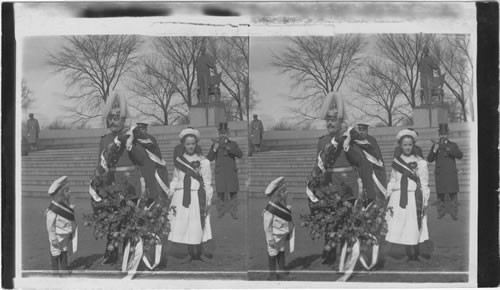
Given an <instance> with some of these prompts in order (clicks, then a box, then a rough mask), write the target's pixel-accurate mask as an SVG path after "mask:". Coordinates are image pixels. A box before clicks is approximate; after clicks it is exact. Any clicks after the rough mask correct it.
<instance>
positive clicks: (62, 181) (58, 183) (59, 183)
mask: <svg viewBox="0 0 500 290" xmlns="http://www.w3.org/2000/svg"><path fill="white" fill-rule="evenodd" d="M66 184H68V177H67V176H61V177H59V178H58V179H56V180H54V182H52V185H50V187H49V191H48V193H49V195H53V194H55V193H56V192H57V191H59V190H60V189H61V188H63V187H64V186H65V185H66Z"/></svg>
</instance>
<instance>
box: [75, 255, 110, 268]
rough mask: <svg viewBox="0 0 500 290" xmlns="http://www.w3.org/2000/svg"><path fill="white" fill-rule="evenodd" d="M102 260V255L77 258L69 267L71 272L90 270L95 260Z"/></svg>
mask: <svg viewBox="0 0 500 290" xmlns="http://www.w3.org/2000/svg"><path fill="white" fill-rule="evenodd" d="M100 258H102V254H94V255H91V256H87V257H78V258H76V259H75V260H74V261H72V262H71V264H70V265H69V268H70V269H73V270H87V269H90V268H91V267H92V266H93V265H94V264H95V262H96V261H97V260H99V259H100Z"/></svg>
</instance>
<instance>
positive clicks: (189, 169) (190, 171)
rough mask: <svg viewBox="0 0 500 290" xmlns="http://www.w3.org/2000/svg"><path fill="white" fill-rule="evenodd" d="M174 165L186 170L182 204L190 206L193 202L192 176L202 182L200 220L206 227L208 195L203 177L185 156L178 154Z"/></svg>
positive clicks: (199, 199) (202, 226)
mask: <svg viewBox="0 0 500 290" xmlns="http://www.w3.org/2000/svg"><path fill="white" fill-rule="evenodd" d="M174 165H175V167H176V168H177V169H179V170H180V171H182V172H184V195H183V197H182V205H183V206H184V207H185V208H188V207H189V205H190V204H191V178H194V179H196V180H197V181H198V182H199V183H200V187H199V189H198V201H199V204H200V221H201V228H202V229H203V228H205V216H206V207H207V197H206V196H207V195H206V192H205V187H204V185H203V184H204V183H203V177H201V175H200V174H199V173H198V172H197V171H196V170H195V169H194V168H193V163H192V162H189V161H188V160H187V159H186V158H184V156H177V157H176V158H175V160H174Z"/></svg>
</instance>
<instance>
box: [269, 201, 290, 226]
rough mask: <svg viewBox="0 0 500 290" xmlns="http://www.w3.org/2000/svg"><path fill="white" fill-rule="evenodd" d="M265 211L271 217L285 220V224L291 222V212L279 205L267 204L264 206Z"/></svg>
mask: <svg viewBox="0 0 500 290" xmlns="http://www.w3.org/2000/svg"><path fill="white" fill-rule="evenodd" d="M266 210H267V211H268V212H270V213H272V214H273V215H275V216H277V217H279V218H282V219H284V220H286V221H287V222H291V221H292V211H291V210H289V209H288V208H286V207H284V206H283V205H281V204H280V203H273V202H269V203H268V204H267V205H266Z"/></svg>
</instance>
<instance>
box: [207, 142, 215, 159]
mask: <svg viewBox="0 0 500 290" xmlns="http://www.w3.org/2000/svg"><path fill="white" fill-rule="evenodd" d="M214 146H215V144H212V146H210V150H209V151H208V155H207V159H208V161H214V160H215V157H216V155H217V151H215V149H214Z"/></svg>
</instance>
